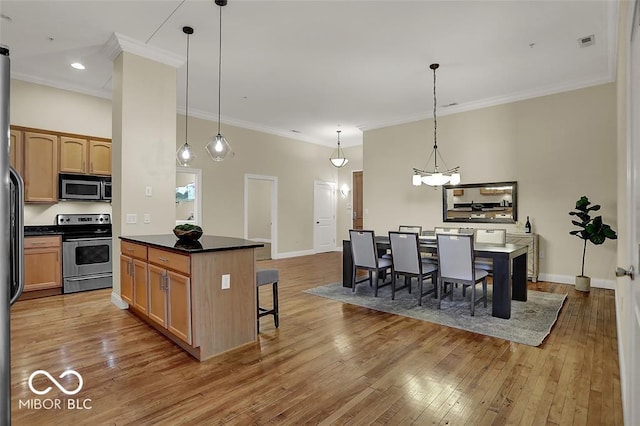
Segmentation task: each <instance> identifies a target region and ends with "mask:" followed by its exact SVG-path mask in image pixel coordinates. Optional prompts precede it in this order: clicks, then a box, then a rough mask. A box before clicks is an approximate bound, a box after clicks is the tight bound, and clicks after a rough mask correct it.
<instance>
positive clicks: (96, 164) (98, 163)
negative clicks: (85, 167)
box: [89, 140, 111, 176]
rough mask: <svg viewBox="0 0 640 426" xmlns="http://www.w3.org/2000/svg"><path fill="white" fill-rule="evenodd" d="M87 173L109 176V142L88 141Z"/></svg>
mask: <svg viewBox="0 0 640 426" xmlns="http://www.w3.org/2000/svg"><path fill="white" fill-rule="evenodd" d="M89 173H91V174H92V175H107V176H111V142H106V141H95V140H90V141H89Z"/></svg>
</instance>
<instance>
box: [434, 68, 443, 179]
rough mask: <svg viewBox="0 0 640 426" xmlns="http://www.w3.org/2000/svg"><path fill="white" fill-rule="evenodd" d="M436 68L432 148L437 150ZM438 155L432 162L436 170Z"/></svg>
mask: <svg viewBox="0 0 640 426" xmlns="http://www.w3.org/2000/svg"><path fill="white" fill-rule="evenodd" d="M436 68H437V67H434V68H433V150H434V151H436V153H437V151H438V133H437V130H438V117H437V116H436V105H437V101H436ZM438 155H439V154H436V156H435V159H434V162H435V167H436V168H435V170H436V172H437V171H438ZM440 159H441V160H442V156H440Z"/></svg>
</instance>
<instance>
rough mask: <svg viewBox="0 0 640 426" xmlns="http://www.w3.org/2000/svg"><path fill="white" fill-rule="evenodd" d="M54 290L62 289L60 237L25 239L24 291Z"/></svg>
mask: <svg viewBox="0 0 640 426" xmlns="http://www.w3.org/2000/svg"><path fill="white" fill-rule="evenodd" d="M55 288H59V289H62V241H61V237H60V236H59V235H55V236H44V237H25V239H24V291H25V292H29V291H36V290H47V289H55Z"/></svg>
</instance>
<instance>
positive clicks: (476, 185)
mask: <svg viewBox="0 0 640 426" xmlns="http://www.w3.org/2000/svg"><path fill="white" fill-rule="evenodd" d="M504 186H511V187H512V188H513V189H512V190H511V207H512V215H511V216H512V217H511V218H508V219H507V218H475V217H474V218H472V217H471V215H469V217H454V218H450V217H448V216H447V211H448V210H449V208H448V206H447V191H448V190H455V189H462V190H464V189H472V188H492V187H493V188H499V187H504ZM442 221H443V222H467V223H516V222H517V221H518V183H517V182H515V181H513V182H490V183H467V184H462V185H443V186H442Z"/></svg>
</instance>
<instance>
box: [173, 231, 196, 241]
mask: <svg viewBox="0 0 640 426" xmlns="http://www.w3.org/2000/svg"><path fill="white" fill-rule="evenodd" d="M173 233H174V234H175V236H176V237H178V239H179V240H182V241H198V239H199V238H200V237H202V231H196V230H191V231H183V230H182V229H175V228H174V229H173Z"/></svg>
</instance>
